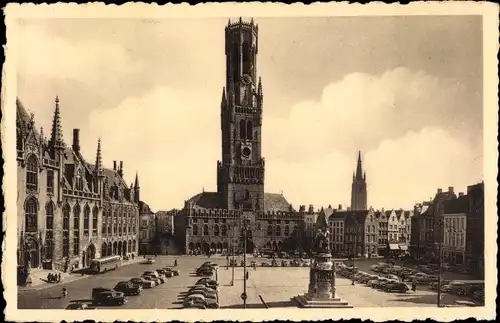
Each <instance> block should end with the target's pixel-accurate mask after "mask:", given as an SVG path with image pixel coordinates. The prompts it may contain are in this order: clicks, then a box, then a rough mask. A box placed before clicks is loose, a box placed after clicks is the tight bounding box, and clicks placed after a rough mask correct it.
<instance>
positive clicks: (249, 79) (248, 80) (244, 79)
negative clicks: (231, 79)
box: [241, 74, 252, 86]
mask: <svg viewBox="0 0 500 323" xmlns="http://www.w3.org/2000/svg"><path fill="white" fill-rule="evenodd" d="M241 84H243V85H245V86H248V85H250V84H252V77H251V76H250V75H248V74H243V76H242V77H241Z"/></svg>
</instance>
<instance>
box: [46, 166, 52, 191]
mask: <svg viewBox="0 0 500 323" xmlns="http://www.w3.org/2000/svg"><path fill="white" fill-rule="evenodd" d="M47 193H54V171H53V170H48V171H47Z"/></svg>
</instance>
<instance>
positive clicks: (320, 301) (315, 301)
mask: <svg viewBox="0 0 500 323" xmlns="http://www.w3.org/2000/svg"><path fill="white" fill-rule="evenodd" d="M292 301H293V302H295V303H296V304H297V305H298V306H299V307H302V308H352V307H353V306H352V305H350V304H349V303H347V302H346V301H344V300H342V299H340V298H336V297H333V298H316V297H311V296H309V295H308V294H304V295H297V296H295V297H293V298H292Z"/></svg>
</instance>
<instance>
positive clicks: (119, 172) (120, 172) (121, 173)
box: [118, 160, 123, 177]
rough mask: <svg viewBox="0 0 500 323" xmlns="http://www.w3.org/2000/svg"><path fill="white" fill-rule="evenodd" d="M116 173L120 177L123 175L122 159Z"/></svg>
mask: <svg viewBox="0 0 500 323" xmlns="http://www.w3.org/2000/svg"><path fill="white" fill-rule="evenodd" d="M118 174H120V177H123V161H121V160H120V169H119V170H118Z"/></svg>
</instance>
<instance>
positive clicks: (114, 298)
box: [92, 287, 127, 306]
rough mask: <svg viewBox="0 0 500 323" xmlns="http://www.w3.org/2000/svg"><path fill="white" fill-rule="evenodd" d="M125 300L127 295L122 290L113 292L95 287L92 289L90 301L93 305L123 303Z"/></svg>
mask: <svg viewBox="0 0 500 323" xmlns="http://www.w3.org/2000/svg"><path fill="white" fill-rule="evenodd" d="M126 302H127V297H126V296H125V294H123V293H122V292H115V291H112V290H109V289H107V288H102V287H97V288H94V289H92V303H93V304H94V305H104V306H113V305H115V306H116V305H123V304H125V303H126Z"/></svg>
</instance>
